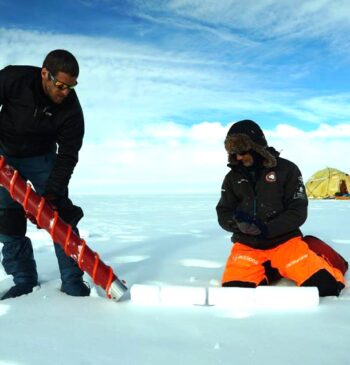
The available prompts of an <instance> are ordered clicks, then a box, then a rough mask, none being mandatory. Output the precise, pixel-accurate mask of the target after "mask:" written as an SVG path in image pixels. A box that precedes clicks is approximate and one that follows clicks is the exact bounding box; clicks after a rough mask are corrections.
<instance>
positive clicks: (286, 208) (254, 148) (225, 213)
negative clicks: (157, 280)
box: [216, 120, 345, 296]
mask: <svg viewBox="0 0 350 365" xmlns="http://www.w3.org/2000/svg"><path fill="white" fill-rule="evenodd" d="M225 148H226V151H227V152H228V160H229V165H228V166H229V167H230V168H231V171H230V172H229V173H228V174H227V175H226V177H225V179H224V182H223V185H222V193H221V199H220V201H219V203H218V205H217V207H216V210H217V214H218V220H219V224H220V226H221V227H222V228H223V229H225V230H227V231H229V232H233V236H232V242H233V243H234V245H233V248H232V250H231V254H230V256H229V258H228V261H227V264H226V268H225V271H224V274H223V278H222V285H223V286H233V287H234V286H236V287H253V288H254V287H256V286H258V285H268V284H269V283H271V282H272V281H274V280H275V279H277V278H279V277H281V276H282V277H285V278H288V279H290V280H293V281H294V282H295V283H296V284H297V285H298V286H316V287H317V288H318V291H319V295H320V296H328V295H339V293H340V291H341V290H342V289H343V288H344V283H345V281H344V277H343V274H342V273H341V272H340V270H338V269H337V268H335V267H333V266H331V265H330V264H329V263H328V262H327V261H326V260H324V259H323V258H322V257H321V256H318V255H317V254H316V253H314V252H313V251H311V250H310V249H309V247H308V245H307V244H306V243H305V242H304V241H303V238H302V233H301V231H300V229H299V227H300V226H301V225H302V224H303V223H304V222H305V220H306V217H307V205H308V201H307V197H306V194H305V188H304V184H303V180H302V176H301V173H300V171H299V169H298V167H297V166H296V165H295V164H294V163H292V162H291V161H288V160H286V159H283V158H281V157H279V153H278V152H277V151H276V150H275V149H274V148H273V147H268V145H267V142H266V139H265V136H264V134H263V132H262V130H261V128H260V127H259V126H258V125H257V124H256V123H255V122H253V121H251V120H242V121H239V122H237V123H235V124H233V125H232V127H231V128H230V130H229V131H228V134H227V137H226V140H225Z"/></svg>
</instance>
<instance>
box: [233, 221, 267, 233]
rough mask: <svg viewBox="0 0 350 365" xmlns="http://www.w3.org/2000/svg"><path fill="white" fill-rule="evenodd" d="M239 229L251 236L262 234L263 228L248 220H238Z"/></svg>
mask: <svg viewBox="0 0 350 365" xmlns="http://www.w3.org/2000/svg"><path fill="white" fill-rule="evenodd" d="M236 224H237V227H238V229H239V230H240V231H241V232H242V233H244V234H247V235H249V236H259V235H260V234H261V230H260V229H259V227H258V226H256V225H255V224H254V223H248V222H236Z"/></svg>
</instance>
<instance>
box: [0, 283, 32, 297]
mask: <svg viewBox="0 0 350 365" xmlns="http://www.w3.org/2000/svg"><path fill="white" fill-rule="evenodd" d="M36 285H37V284H31V283H19V284H16V285H14V286H13V287H11V288H10V289H9V290H8V291H7V292H6V293H5V294H4V295H3V296H2V297H1V300H4V299H10V298H17V297H20V296H21V295H25V294H29V293H31V292H32V291H33V288H34V287H35V286H36Z"/></svg>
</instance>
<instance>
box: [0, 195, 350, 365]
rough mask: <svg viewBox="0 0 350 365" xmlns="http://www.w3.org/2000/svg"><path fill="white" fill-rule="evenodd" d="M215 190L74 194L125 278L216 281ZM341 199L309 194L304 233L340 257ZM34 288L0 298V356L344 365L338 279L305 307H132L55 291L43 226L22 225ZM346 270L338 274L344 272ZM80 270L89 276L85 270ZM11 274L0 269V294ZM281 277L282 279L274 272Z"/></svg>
mask: <svg viewBox="0 0 350 365" xmlns="http://www.w3.org/2000/svg"><path fill="white" fill-rule="evenodd" d="M217 199H218V196H214V195H212V196H210V195H177V196H166V195H160V196H150V195H148V196H120V197H118V196H114V197H103V196H99V197H93V196H84V197H83V196H80V197H75V198H74V201H75V203H76V204H80V205H81V206H82V207H83V208H84V211H85V217H84V219H83V221H82V222H81V224H80V229H81V233H82V235H83V236H84V237H85V238H86V240H87V243H88V245H89V246H90V247H91V248H92V249H94V250H95V251H97V252H99V254H100V256H101V258H102V259H103V260H104V261H105V262H106V263H108V264H110V265H112V266H113V268H114V269H115V272H116V273H117V274H118V276H119V277H121V278H124V279H125V280H126V281H127V283H128V286H129V287H130V286H131V285H132V284H134V283H147V284H160V285H164V284H179V285H186V286H187V285H188V286H218V285H219V282H220V278H221V274H222V270H223V266H224V264H225V261H226V258H227V256H228V254H229V251H230V247H231V244H230V242H229V234H228V233H227V232H224V231H222V230H221V228H220V227H219V226H218V225H217V223H216V214H215V205H216V202H217ZM349 216H350V201H312V202H311V203H310V209H309V219H308V221H307V223H306V224H305V225H304V227H303V231H304V233H305V234H313V235H317V236H319V237H320V238H322V239H323V240H325V241H326V242H328V243H331V244H332V245H333V246H334V247H335V248H336V249H337V250H338V251H339V252H340V253H341V254H343V255H344V256H345V257H346V258H347V259H348V260H350V225H349ZM29 233H30V234H29V235H30V237H31V238H32V240H33V244H34V248H35V254H36V259H37V264H38V270H39V276H40V281H41V288H40V289H39V290H38V291H36V292H35V293H32V294H30V295H27V296H23V297H20V298H17V299H12V300H7V301H3V302H0V365H3V364H8V365H15V364H16V365H29V364H30V365H31V364H33V365H34V364H35V365H41V364H45V365H47V364H84V365H86V364H99V363H104V364H130V365H131V364H152V365H158V364H165V363H166V364H167V365H171V364H177V365H178V364H191V365H192V364H240V365H244V364H268V365H277V364H278V365H281V364H283V365H288V364H308V365H309V364H311V365H313V364H315V365H321V364H327V365H328V364H333V363H334V364H349V363H350V360H349V359H350V355H349V346H348V343H349V338H350V289H346V290H345V291H344V294H343V295H342V296H340V297H339V298H323V299H321V302H320V305H319V306H318V307H317V308H314V309H308V310H303V311H302V310H294V311H293V310H288V311H286V310H279V311H275V310H274V311H272V310H265V311H263V310H244V311H242V310H234V309H232V308H226V309H223V308H221V309H220V308H218V307H208V306H191V307H176V306H141V305H138V304H135V303H133V302H131V301H130V300H128V296H126V298H125V300H123V301H122V302H119V303H115V302H113V301H110V300H108V299H106V298H104V297H102V296H99V295H98V291H97V290H96V289H95V288H93V295H92V296H91V297H89V298H72V297H68V296H67V295H65V294H63V293H61V292H60V291H59V286H60V282H59V280H58V275H59V274H58V269H57V264H56V261H55V260H56V258H55V255H54V252H53V248H52V244H51V242H50V239H49V236H48V234H46V232H43V231H39V230H36V229H35V228H34V227H31V228H30V232H29ZM348 279H349V277H348ZM88 280H89V279H88ZM11 284H12V282H11V279H10V278H9V277H7V276H6V275H5V274H4V273H3V271H1V272H0V293H3V292H4V291H5V290H6V289H7V288H8V287H10V286H11ZM286 285H290V284H289V283H286Z"/></svg>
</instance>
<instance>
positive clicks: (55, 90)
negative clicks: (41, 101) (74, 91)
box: [41, 67, 77, 104]
mask: <svg viewBox="0 0 350 365" xmlns="http://www.w3.org/2000/svg"><path fill="white" fill-rule="evenodd" d="M41 79H42V85H43V89H44V93H45V94H46V95H47V96H48V97H49V98H50V99H51V100H52V101H53V102H54V103H55V104H61V103H62V102H63V101H64V100H65V98H66V97H67V96H68V94H69V93H70V91H71V88H72V87H74V86H75V85H76V84H77V78H76V77H74V76H71V75H69V74H66V73H65V72H61V71H60V72H58V73H57V75H55V76H54V75H52V74H51V73H50V71H49V70H48V69H47V68H45V67H43V68H42V70H41Z"/></svg>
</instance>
